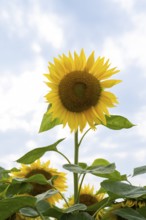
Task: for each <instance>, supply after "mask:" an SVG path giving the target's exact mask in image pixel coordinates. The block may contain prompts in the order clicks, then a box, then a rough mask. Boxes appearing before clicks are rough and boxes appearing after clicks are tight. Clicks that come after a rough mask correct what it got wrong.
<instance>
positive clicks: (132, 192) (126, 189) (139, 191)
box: [101, 180, 146, 198]
mask: <svg viewBox="0 0 146 220" xmlns="http://www.w3.org/2000/svg"><path fill="white" fill-rule="evenodd" d="M101 187H103V188H104V189H106V191H107V193H112V194H114V195H117V196H118V197H119V198H138V197H140V196H143V195H145V194H146V189H145V188H143V187H137V186H132V185H129V184H126V183H122V182H120V181H110V180H105V181H103V182H102V183H101Z"/></svg>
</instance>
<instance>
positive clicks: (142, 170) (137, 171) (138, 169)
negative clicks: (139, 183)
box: [133, 166, 146, 176]
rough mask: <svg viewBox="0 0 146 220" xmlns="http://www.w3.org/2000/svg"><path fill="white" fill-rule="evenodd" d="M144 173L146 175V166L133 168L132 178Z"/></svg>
mask: <svg viewBox="0 0 146 220" xmlns="http://www.w3.org/2000/svg"><path fill="white" fill-rule="evenodd" d="M145 173H146V166H141V167H136V168H134V172H133V176H137V175H140V174H145Z"/></svg>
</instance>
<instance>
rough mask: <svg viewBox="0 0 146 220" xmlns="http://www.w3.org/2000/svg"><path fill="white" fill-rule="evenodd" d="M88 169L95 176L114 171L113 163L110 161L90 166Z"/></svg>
mask: <svg viewBox="0 0 146 220" xmlns="http://www.w3.org/2000/svg"><path fill="white" fill-rule="evenodd" d="M88 171H89V172H90V173H92V174H94V175H95V176H101V175H104V174H110V173H113V172H114V171H115V164H114V163H111V164H109V165H107V166H102V165H101V166H90V167H88Z"/></svg>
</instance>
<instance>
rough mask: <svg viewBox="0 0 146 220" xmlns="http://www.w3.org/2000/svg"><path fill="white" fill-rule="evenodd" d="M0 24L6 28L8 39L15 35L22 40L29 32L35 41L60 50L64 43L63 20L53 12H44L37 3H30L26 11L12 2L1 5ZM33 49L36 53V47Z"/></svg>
mask: <svg viewBox="0 0 146 220" xmlns="http://www.w3.org/2000/svg"><path fill="white" fill-rule="evenodd" d="M0 22H1V23H2V24H5V28H8V33H9V36H10V37H11V36H13V35H17V36H19V37H21V38H24V37H26V36H27V35H30V32H31V35H33V36H34V38H35V39H37V40H39V41H41V42H45V43H49V44H51V45H52V46H53V47H54V48H57V49H59V48H62V47H63V45H64V43H65V41H64V20H63V18H62V17H58V15H57V14H56V13H54V12H45V11H44V10H43V9H42V8H41V7H40V3H39V1H35V2H32V4H31V5H30V7H28V8H27V10H26V9H25V8H23V5H21V6H20V4H17V2H15V3H14V2H13V1H12V2H9V3H8V4H6V5H2V6H1V8H0ZM33 48H34V49H35V50H37V52H38V46H37V47H36V45H35V46H34V45H33ZM36 48H37V49H36Z"/></svg>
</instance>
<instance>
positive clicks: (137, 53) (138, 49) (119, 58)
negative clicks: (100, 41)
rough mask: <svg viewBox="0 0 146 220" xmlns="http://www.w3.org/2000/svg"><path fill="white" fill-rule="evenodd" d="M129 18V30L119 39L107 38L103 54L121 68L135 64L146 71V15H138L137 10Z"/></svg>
mask: <svg viewBox="0 0 146 220" xmlns="http://www.w3.org/2000/svg"><path fill="white" fill-rule="evenodd" d="M129 18H130V21H131V27H129V30H128V31H126V32H123V34H121V35H119V36H118V37H117V36H116V37H107V38H106V39H105V43H104V46H103V52H104V54H105V55H106V56H108V57H110V58H111V60H112V61H113V62H114V63H116V64H117V65H118V66H120V68H123V69H124V68H126V67H128V65H132V64H133V63H134V65H137V66H138V67H140V68H141V69H142V70H145V68H146V62H145V55H146V53H145V51H146V40H145V39H146V29H145V22H146V15H145V13H137V12H136V10H133V11H132V12H131V14H130V15H129ZM144 74H145V71H144ZM145 75H146V74H145Z"/></svg>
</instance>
